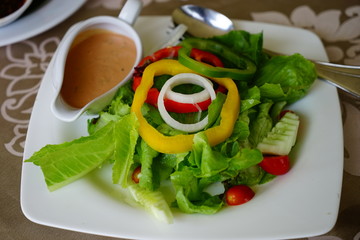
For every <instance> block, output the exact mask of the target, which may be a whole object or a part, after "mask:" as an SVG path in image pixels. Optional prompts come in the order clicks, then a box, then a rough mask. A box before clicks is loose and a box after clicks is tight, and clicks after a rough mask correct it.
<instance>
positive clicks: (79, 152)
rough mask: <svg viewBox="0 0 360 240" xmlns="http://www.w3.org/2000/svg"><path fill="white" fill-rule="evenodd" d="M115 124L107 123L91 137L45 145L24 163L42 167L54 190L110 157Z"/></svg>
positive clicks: (50, 187)
mask: <svg viewBox="0 0 360 240" xmlns="http://www.w3.org/2000/svg"><path fill="white" fill-rule="evenodd" d="M115 125H116V123H115V122H110V123H109V124H107V125H106V126H105V127H103V128H102V129H100V130H99V131H97V132H96V133H94V134H93V135H91V136H86V137H81V138H79V139H76V140H73V141H71V142H65V143H62V144H58V145H46V146H45V147H43V148H42V149H40V150H39V151H38V152H36V153H34V154H33V156H32V157H30V158H29V159H27V160H26V162H33V163H34V164H35V165H38V166H40V167H41V170H42V172H43V175H44V177H45V182H46V185H47V187H48V189H49V190H50V191H54V190H56V189H58V188H60V187H63V186H65V185H67V184H69V183H71V182H74V181H75V180H77V179H79V178H81V177H83V176H84V175H86V174H87V173H89V172H90V171H92V170H94V169H96V168H97V167H99V166H100V165H101V164H102V163H104V161H106V160H108V159H110V158H112V157H113V153H114V149H115V146H114V144H113V142H114V140H113V139H114V128H115Z"/></svg>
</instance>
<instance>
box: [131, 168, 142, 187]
mask: <svg viewBox="0 0 360 240" xmlns="http://www.w3.org/2000/svg"><path fill="white" fill-rule="evenodd" d="M140 173H141V166H138V167H137V168H135V170H134V172H133V173H132V175H131V179H132V180H133V181H134V183H139V181H140V179H139V174H140Z"/></svg>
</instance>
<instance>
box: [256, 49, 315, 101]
mask: <svg viewBox="0 0 360 240" xmlns="http://www.w3.org/2000/svg"><path fill="white" fill-rule="evenodd" d="M316 76H317V74H316V70H315V67H314V64H313V63H312V62H310V61H309V60H307V59H305V58H304V57H303V56H302V55H300V54H293V55H291V56H275V57H273V58H271V59H270V60H269V61H268V62H266V64H265V65H264V66H263V67H261V68H260V69H259V70H258V71H257V74H256V76H255V84H256V85H257V86H258V87H259V89H260V92H261V97H262V100H267V99H270V100H272V101H274V102H279V101H286V102H287V103H288V104H290V103H293V102H295V101H297V100H299V99H300V98H302V97H304V96H305V95H306V94H307V92H308V90H309V89H310V87H311V86H312V84H313V83H314V81H315V79H316Z"/></svg>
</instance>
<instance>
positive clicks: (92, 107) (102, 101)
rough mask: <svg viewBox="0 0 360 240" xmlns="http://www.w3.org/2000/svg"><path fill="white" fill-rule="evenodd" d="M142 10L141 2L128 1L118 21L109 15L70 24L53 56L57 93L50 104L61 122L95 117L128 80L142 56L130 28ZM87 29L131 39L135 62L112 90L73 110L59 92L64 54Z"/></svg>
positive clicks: (138, 38) (136, 0)
mask: <svg viewBox="0 0 360 240" xmlns="http://www.w3.org/2000/svg"><path fill="white" fill-rule="evenodd" d="M141 8H142V2H141V0H127V2H126V3H125V5H124V7H123V8H122V10H121V12H120V14H119V16H118V18H116V17H112V16H97V17H93V18H90V19H87V20H84V21H82V22H79V23H76V24H75V25H73V26H72V27H71V28H70V29H69V30H68V31H67V33H66V34H65V36H64V38H63V39H62V41H61V43H60V44H59V47H58V49H57V51H56V53H55V56H54V58H55V59H54V69H53V76H52V77H53V80H52V81H53V86H54V88H55V90H56V94H55V96H54V99H52V101H51V111H52V113H53V114H54V115H55V116H56V117H57V118H58V119H60V120H62V121H65V122H72V121H75V120H76V119H78V118H79V117H80V115H82V114H83V113H84V112H87V113H89V114H97V113H98V112H100V111H101V110H102V109H103V108H104V107H105V106H106V105H107V104H109V102H110V101H111V100H112V98H113V97H114V95H115V94H116V91H117V89H118V88H119V87H120V86H122V85H124V84H125V83H126V82H127V81H129V80H130V79H131V77H132V74H133V69H134V67H135V66H136V65H137V64H138V62H139V61H140V59H141V57H142V44H141V40H140V37H139V35H138V34H137V32H136V31H135V30H134V28H133V27H132V25H133V23H134V22H135V20H136V18H137V17H138V15H139V13H140V11H141ZM89 29H104V30H109V31H112V32H115V33H119V34H122V35H124V36H127V37H129V38H130V39H132V40H133V41H134V43H135V46H136V61H135V63H134V66H133V67H132V70H131V71H130V72H129V73H128V74H127V76H126V77H125V79H123V80H121V81H120V82H119V83H118V84H117V85H116V86H115V87H113V88H112V89H110V90H109V91H107V92H105V93H104V94H102V95H100V96H98V97H97V98H95V99H93V100H92V101H91V102H89V103H87V104H86V105H85V106H84V107H83V108H74V107H72V106H70V105H68V104H67V103H66V102H65V101H64V100H63V99H62V97H61V94H60V90H61V87H62V84H63V78H64V71H65V63H66V58H67V54H68V52H69V50H70V47H71V45H72V43H73V41H74V39H75V38H76V36H77V35H78V34H79V33H81V32H83V31H85V30H89Z"/></svg>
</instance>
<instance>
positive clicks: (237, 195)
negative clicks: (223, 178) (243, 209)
mask: <svg viewBox="0 0 360 240" xmlns="http://www.w3.org/2000/svg"><path fill="white" fill-rule="evenodd" d="M254 196H255V193H254V191H253V190H252V189H251V188H250V187H248V186H246V185H236V186H232V187H231V188H229V189H228V190H227V191H226V194H225V199H226V203H227V204H228V205H231V206H233V205H240V204H243V203H246V202H248V201H250V200H251V199H252V198H253V197H254Z"/></svg>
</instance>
